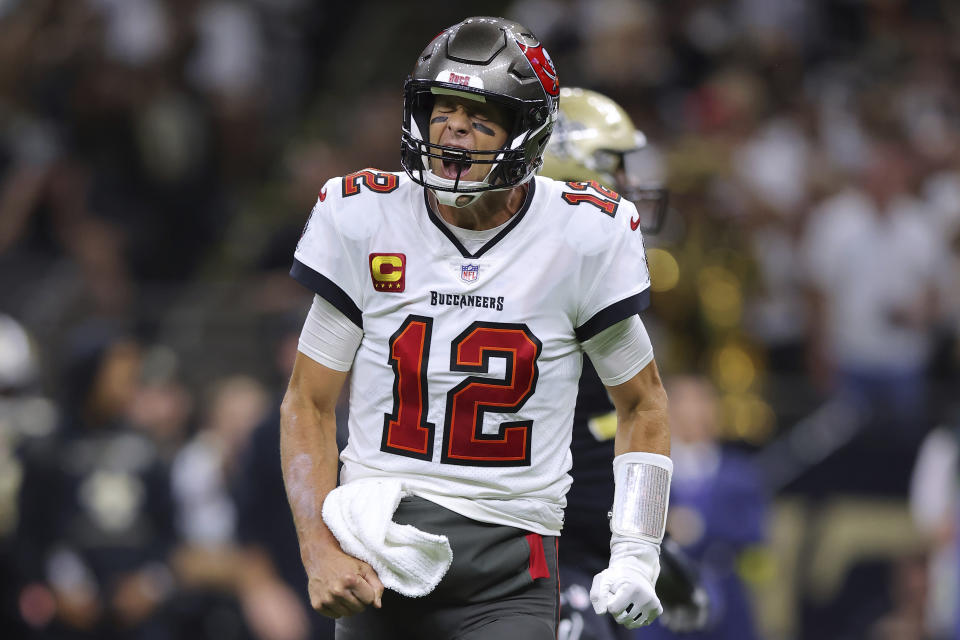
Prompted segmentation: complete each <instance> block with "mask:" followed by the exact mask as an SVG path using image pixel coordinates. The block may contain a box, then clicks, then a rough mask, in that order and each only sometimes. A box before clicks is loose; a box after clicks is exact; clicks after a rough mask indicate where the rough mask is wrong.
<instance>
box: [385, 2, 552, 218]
mask: <svg viewBox="0 0 960 640" xmlns="http://www.w3.org/2000/svg"><path fill="white" fill-rule="evenodd" d="M403 92H404V97H403V135H402V138H401V140H402V144H401V154H400V162H401V164H402V165H403V168H404V170H405V171H406V172H407V174H408V175H409V176H410V178H411V179H412V180H413V181H414V182H416V183H417V184H420V185H423V186H425V187H428V188H429V189H431V190H432V191H433V192H434V193H436V194H437V197H438V199H439V200H440V201H441V202H443V203H444V204H450V205H455V206H463V205H464V204H468V203H469V202H470V201H472V200H473V198H469V199H464V198H460V196H461V195H463V194H471V193H472V194H476V193H479V192H483V191H491V190H496V189H509V188H512V187H515V186H517V185H520V184H523V183H524V182H526V181H528V180H530V179H531V178H532V177H533V176H534V174H535V173H536V171H537V169H538V168H539V167H540V163H541V155H542V154H543V149H544V147H545V146H546V144H547V140H548V139H549V138H550V132H551V131H552V129H553V123H554V121H555V119H556V116H557V98H558V96H559V95H560V84H559V82H558V81H557V72H556V69H555V68H554V66H553V62H552V61H551V60H550V56H549V54H548V53H547V52H546V50H545V49H544V48H543V45H541V44H540V41H539V40H537V38H536V36H534V35H533V34H532V33H530V31H529V30H528V29H526V28H525V27H523V26H522V25H519V24H517V23H516V22H511V21H509V20H504V19H503V18H467V19H466V20H464V21H463V22H461V23H459V24H456V25H454V26H452V27H450V28H448V29H446V30H445V31H443V32H442V33H441V34H440V35H438V36H437V37H436V38H434V39H433V41H432V42H431V43H430V44H429V45H427V48H426V49H425V50H424V51H423V53H421V54H420V56H419V57H418V58H417V63H416V65H415V66H414V69H413V73H412V74H411V75H410V77H409V78H408V79H407V82H406V84H405V85H404V89H403ZM437 94H452V95H456V96H460V97H464V98H470V99H474V100H478V101H481V102H488V101H489V102H491V103H494V104H496V105H498V106H500V107H503V108H505V109H506V110H507V112H508V113H509V114H510V117H511V121H510V122H509V123H508V124H507V127H506V128H507V134H508V137H507V142H506V144H505V145H504V147H503V150H502V151H501V152H499V153H497V154H496V155H495V156H494V155H493V154H491V153H490V152H485V153H486V157H489V158H490V159H486V160H484V159H481V158H482V157H484V156H479V157H478V156H476V155H471V156H470V157H471V163H475V164H489V165H490V172H489V173H488V174H487V176H486V178H484V179H483V180H481V181H467V180H460V178H459V176H458V177H457V179H456V180H451V179H448V178H444V177H442V176H439V175H437V174H435V173H434V172H433V171H431V170H430V165H429V161H430V158H442V157H444V155H443V154H444V153H445V152H446V153H447V154H457V155H462V154H463V153H464V150H463V149H457V148H454V147H445V146H442V145H437V144H431V143H430V140H429V124H428V120H429V117H430V112H431V110H432V109H433V103H434V99H435V96H436V95H437ZM467 153H469V151H468V152H467ZM477 153H480V152H479V150H478V152H477ZM447 157H449V155H448V156H447ZM458 200H459V201H460V204H459V205H457V201H458Z"/></svg>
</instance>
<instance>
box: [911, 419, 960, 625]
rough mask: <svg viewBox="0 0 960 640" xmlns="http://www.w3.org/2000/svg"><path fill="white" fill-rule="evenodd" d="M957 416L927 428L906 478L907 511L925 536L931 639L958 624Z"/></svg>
mask: <svg viewBox="0 0 960 640" xmlns="http://www.w3.org/2000/svg"><path fill="white" fill-rule="evenodd" d="M958 418H960V416H954V418H953V420H951V421H949V422H948V423H946V424H944V425H941V426H939V427H937V428H936V429H934V430H932V431H931V432H930V433H929V434H928V435H927V437H926V438H924V440H923V443H922V444H921V446H920V451H919V453H918V454H917V460H916V464H915V465H914V468H913V477H912V479H911V483H910V512H911V514H912V516H913V520H914V523H915V524H916V526H917V530H918V531H920V532H921V533H922V534H923V535H924V537H925V538H926V542H927V545H928V548H929V550H930V551H929V559H928V561H927V572H926V574H925V576H926V579H927V588H926V594H927V598H926V600H927V603H926V607H925V611H924V621H923V622H924V628H925V629H926V630H927V632H928V633H929V634H930V636H931V637H934V638H948V637H956V636H954V635H952V634H953V633H954V631H955V630H957V629H960V617H958V615H957V610H958V604H960V585H958V581H960V571H958V569H960V554H958V545H960V537H958V527H957V522H958V517H960V510H958V506H960V502H958V500H960V465H958V459H960V458H958V456H960V440H958V438H960V422H958Z"/></svg>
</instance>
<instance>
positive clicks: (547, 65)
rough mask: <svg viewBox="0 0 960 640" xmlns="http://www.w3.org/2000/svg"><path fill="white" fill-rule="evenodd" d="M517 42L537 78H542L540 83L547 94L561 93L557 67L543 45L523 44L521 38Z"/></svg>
mask: <svg viewBox="0 0 960 640" xmlns="http://www.w3.org/2000/svg"><path fill="white" fill-rule="evenodd" d="M517 44H518V45H520V51H523V55H524V56H526V57H527V61H528V62H530V66H531V67H532V68H533V72H534V73H536V74H537V78H539V79H540V84H541V86H543V90H544V91H546V92H547V95H550V96H553V97H554V98H556V97H557V96H558V95H560V81H559V79H558V77H557V69H556V67H554V66H553V60H551V59H550V54H549V53H547V50H546V49H544V48H543V45H542V44H540V43H539V42H538V43H537V46H535V47H534V46H529V45H525V44H523V42H521V41H520V40H519V39H517Z"/></svg>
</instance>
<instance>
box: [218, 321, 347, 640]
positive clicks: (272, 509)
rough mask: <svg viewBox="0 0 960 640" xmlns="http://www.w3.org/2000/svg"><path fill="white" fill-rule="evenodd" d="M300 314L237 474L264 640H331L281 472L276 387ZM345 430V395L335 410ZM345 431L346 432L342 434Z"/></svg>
mask: <svg viewBox="0 0 960 640" xmlns="http://www.w3.org/2000/svg"><path fill="white" fill-rule="evenodd" d="M300 318H301V314H297V315H296V316H295V319H293V317H291V319H290V321H289V322H287V323H284V325H285V326H284V330H283V332H282V335H281V336H280V338H279V340H277V349H276V354H277V357H276V360H275V366H276V369H277V370H278V372H279V374H280V377H281V378H282V381H281V384H279V385H277V396H276V397H275V398H274V401H273V405H272V407H271V409H270V411H269V413H268V414H267V415H266V416H265V418H264V419H263V421H262V422H261V423H260V424H259V425H258V426H257V428H256V429H255V430H254V431H253V433H252V434H251V438H250V441H249V444H248V446H247V448H246V450H245V451H244V455H243V458H242V462H241V464H240V469H241V472H240V473H239V474H237V478H236V480H237V484H236V493H237V515H238V523H237V524H238V534H239V536H240V540H241V542H242V543H243V544H244V545H245V547H246V548H247V549H248V551H249V553H250V554H251V555H252V556H253V557H255V558H258V560H259V563H258V570H257V571H255V572H251V574H250V578H251V579H250V581H249V583H248V588H247V590H246V592H245V598H244V601H243V605H244V609H245V611H246V613H247V618H248V620H249V621H250V624H251V627H252V628H254V629H255V630H256V631H257V633H258V634H259V636H260V637H261V638H263V639H264V640H293V639H294V638H310V639H311V640H333V632H334V621H333V620H332V619H331V618H327V617H324V616H321V615H320V614H318V613H316V612H315V611H313V608H312V607H311V606H310V600H309V597H308V593H307V577H306V574H305V573H304V570H303V563H302V561H301V559H300V544H299V542H298V541H297V532H296V529H295V528H294V525H293V518H292V517H291V516H290V506H289V504H288V503H287V494H286V490H285V489H284V484H283V475H282V474H281V473H280V401H281V399H282V395H281V391H280V389H282V388H283V385H284V384H285V383H286V381H287V380H288V379H289V377H290V372H291V371H292V370H293V361H294V358H295V357H296V354H297V343H298V341H299V338H300V332H299V329H300V323H301V320H300ZM338 424H341V425H343V430H344V432H345V430H346V397H344V399H343V402H342V403H341V405H340V410H339V411H338ZM345 435H346V434H345V433H344V436H345Z"/></svg>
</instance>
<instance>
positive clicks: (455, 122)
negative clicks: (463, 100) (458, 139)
mask: <svg viewBox="0 0 960 640" xmlns="http://www.w3.org/2000/svg"><path fill="white" fill-rule="evenodd" d="M447 129H448V130H449V131H451V132H452V133H455V134H457V135H463V134H466V133H469V132H470V117H469V116H468V115H467V111H466V109H464V108H463V107H460V108H458V109H455V110H454V111H453V113H451V114H450V116H449V117H448V118H447Z"/></svg>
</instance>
